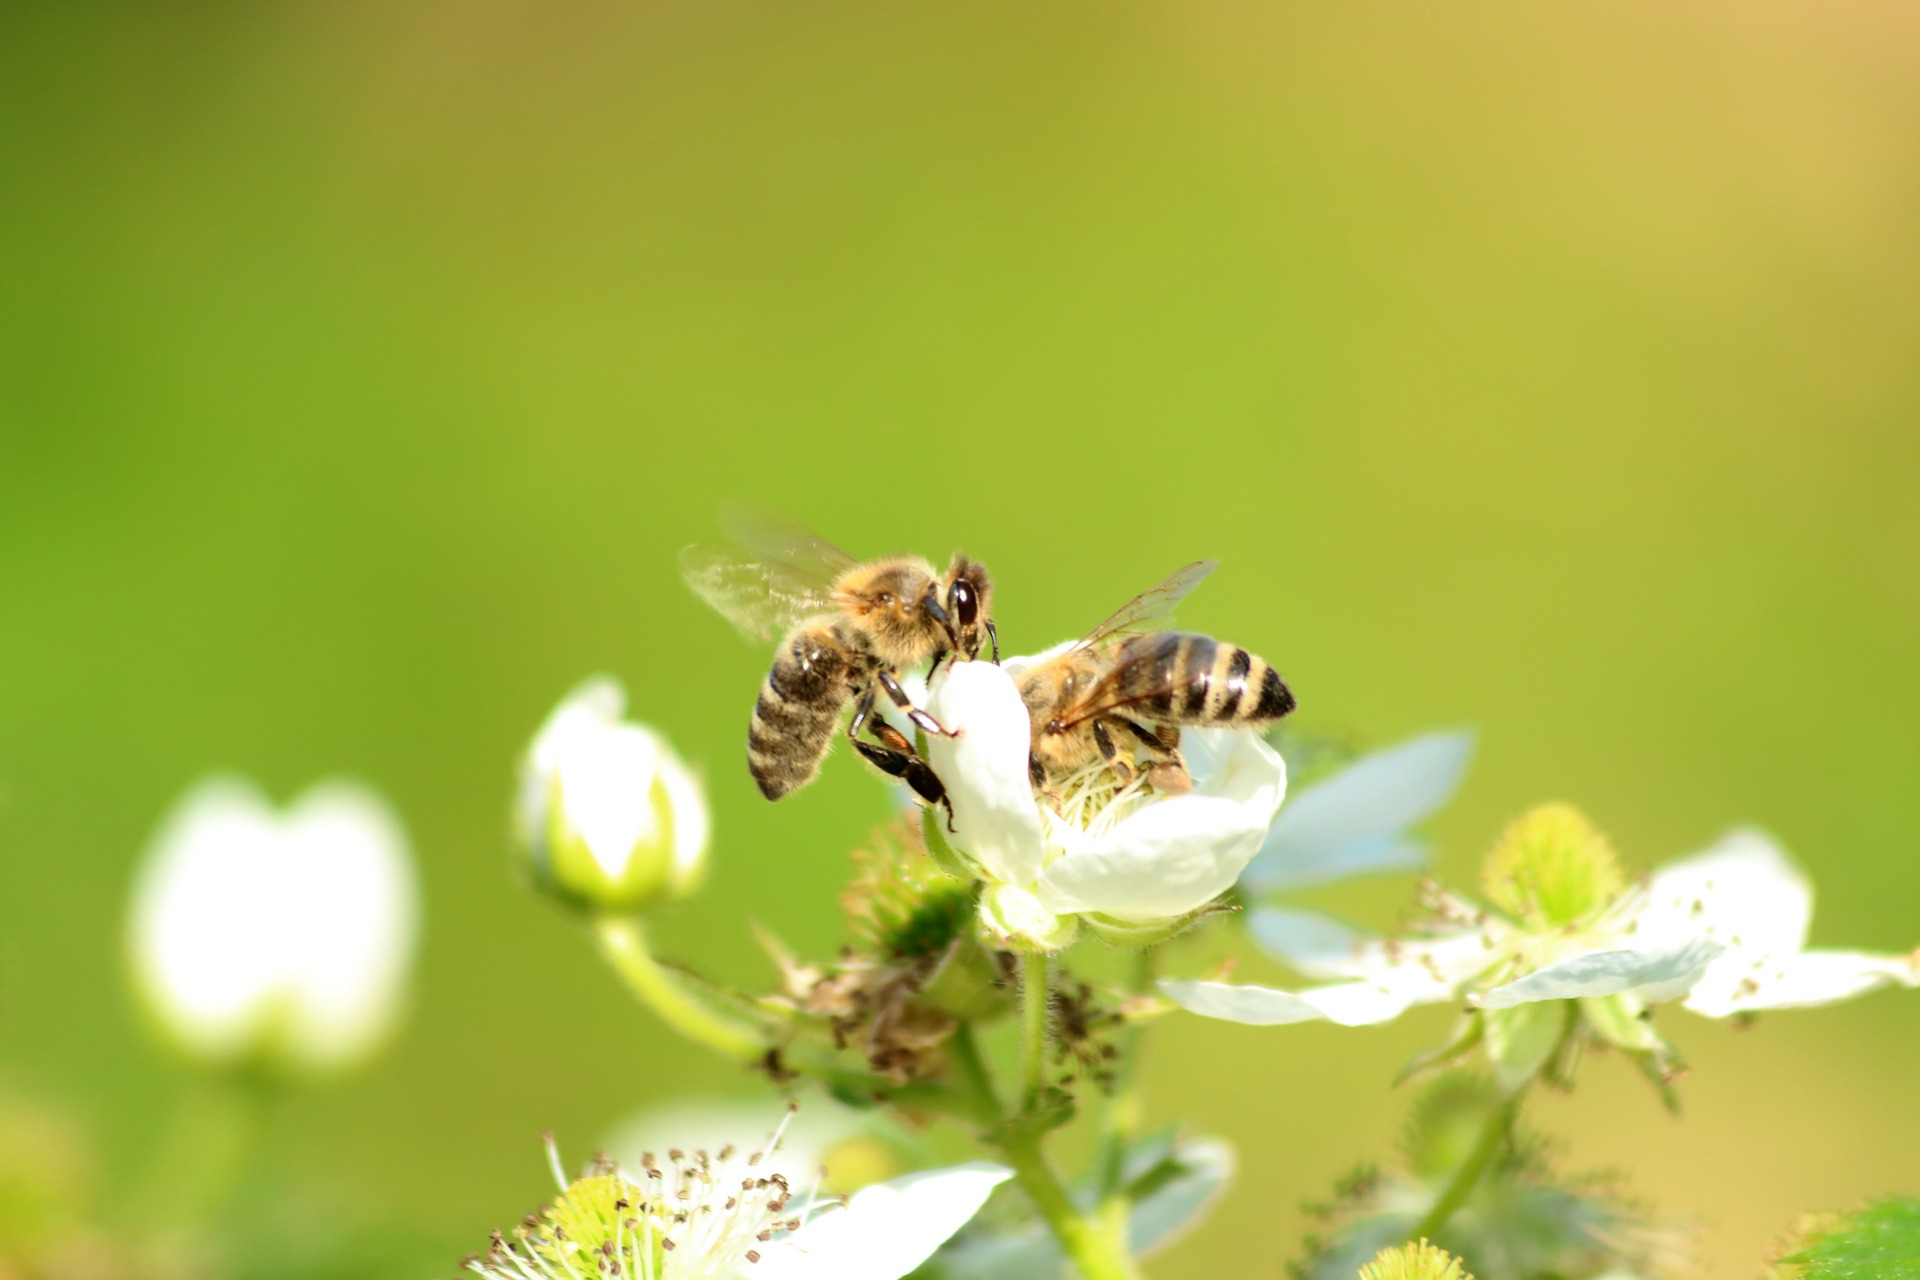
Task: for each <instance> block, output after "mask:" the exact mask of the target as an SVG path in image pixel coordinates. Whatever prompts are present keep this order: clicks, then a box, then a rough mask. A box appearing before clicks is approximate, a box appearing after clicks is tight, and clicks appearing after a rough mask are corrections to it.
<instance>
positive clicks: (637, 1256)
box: [467, 1133, 1012, 1280]
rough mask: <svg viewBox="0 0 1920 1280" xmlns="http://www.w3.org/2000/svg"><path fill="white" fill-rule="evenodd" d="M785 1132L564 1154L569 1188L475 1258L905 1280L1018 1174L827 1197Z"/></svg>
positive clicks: (545, 1272) (637, 1274)
mask: <svg viewBox="0 0 1920 1280" xmlns="http://www.w3.org/2000/svg"><path fill="white" fill-rule="evenodd" d="M780 1137H781V1135H780V1134H779V1133H776V1134H775V1136H774V1139H773V1141H772V1142H770V1143H768V1144H767V1145H766V1146H765V1147H762V1148H760V1149H759V1150H756V1151H753V1152H750V1153H742V1152H740V1151H737V1150H735V1149H734V1148H732V1147H723V1148H721V1149H720V1150H719V1151H718V1152H717V1153H714V1154H709V1153H707V1152H705V1151H694V1152H687V1151H682V1150H677V1149H676V1150H671V1151H668V1152H666V1153H664V1159H659V1158H656V1157H655V1156H653V1155H650V1154H649V1155H643V1156H642V1158H641V1162H640V1165H639V1166H638V1167H636V1168H631V1169H623V1168H620V1167H618V1166H615V1165H612V1164H610V1163H600V1164H596V1165H595V1167H593V1168H591V1169H589V1170H588V1171H587V1173H586V1174H585V1175H584V1176H582V1177H580V1178H578V1179H575V1180H573V1181H571V1182H569V1181H568V1180H567V1179H566V1178H565V1177H564V1176H563V1175H562V1174H561V1173H560V1169H559V1160H558V1157H557V1156H556V1157H553V1161H552V1162H553V1165H554V1176H555V1181H556V1182H558V1184H559V1187H560V1197H559V1199H557V1200H556V1201H554V1202H553V1204H551V1205H550V1206H548V1207H547V1208H546V1209H545V1210H543V1211H542V1213H541V1214H540V1216H539V1217H537V1218H533V1219H529V1220H528V1223H527V1224H526V1225H524V1226H522V1227H520V1228H518V1229H517V1230H515V1231H513V1232H511V1233H501V1232H496V1233H494V1241H493V1245H492V1247H491V1248H490V1249H489V1250H488V1251H487V1252H486V1253H485V1254H484V1255H481V1256H478V1257H475V1258H473V1259H470V1260H469V1261H468V1263H467V1267H468V1270H470V1271H472V1272H474V1273H475V1274H477V1275H480V1276H483V1277H486V1280H583V1278H584V1277H587V1276H624V1277H629V1278H631V1280H899V1277H901V1276H904V1275H906V1274H907V1273H908V1272H910V1271H912V1270H913V1269H914V1268H915V1267H918V1266H919V1265H920V1264H921V1263H923V1262H925V1261H926V1260H927V1259H928V1258H929V1257H931V1256H932V1254H933V1251H934V1250H935V1249H937V1248H939V1247H940V1245H941V1244H943V1243H944V1242H945V1241H946V1240H947V1238H948V1237H950V1236H951V1235H953V1233H954V1232H956V1231H958V1230H959V1229H960V1228H961V1227H962V1226H964V1225H965V1224H966V1223H967V1221H968V1220H969V1219H971V1218H972V1217H973V1215H974V1214H975V1213H977V1212H979V1210H980V1206H981V1205H983V1204H985V1203H986V1200H987V1197H988V1196H989V1195H991V1194H992V1193H993V1189H994V1188H995V1187H997V1186H999V1185H1000V1184H1001V1183H1002V1182H1004V1181H1006V1180H1007V1179H1008V1178H1009V1177H1011V1176H1012V1171H1011V1170H1009V1169H1005V1168H1002V1167H1001V1166H999V1165H993V1164H985V1163H974V1164H963V1165H956V1166H953V1167H951V1168H947V1169H936V1170H932V1171H929V1172H926V1173H916V1174H910V1175H908V1176H906V1177H903V1178H895V1179H894V1180H892V1181H891V1182H884V1183H880V1184H877V1185H875V1186H871V1187H867V1188H865V1189H864V1190H862V1191H860V1192H858V1193H857V1194H855V1195H854V1196H853V1197H852V1198H851V1199H849V1200H846V1201H840V1200H826V1199H821V1198H818V1197H817V1196H815V1195H814V1194H813V1193H812V1192H801V1191H798V1190H796V1182H797V1181H799V1180H800V1179H799V1178H796V1177H792V1176H789V1174H787V1173H785V1172H782V1171H781V1169H780V1167H779V1166H780V1165H781V1164H782V1163H783V1162H782V1160H781V1159H780V1157H779V1154H778V1151H777V1148H778V1145H779V1142H780ZM549 1154H550V1155H551V1148H549ZM804 1176H805V1178H807V1179H811V1178H812V1177H813V1176H815V1175H814V1174H813V1173H811V1172H810V1173H808V1174H806V1175H804Z"/></svg>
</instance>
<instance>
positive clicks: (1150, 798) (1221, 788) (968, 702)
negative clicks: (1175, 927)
mask: <svg viewBox="0 0 1920 1280" xmlns="http://www.w3.org/2000/svg"><path fill="white" fill-rule="evenodd" d="M1020 662H1021V660H1020V659H1014V660H1012V661H1010V662H1009V663H1008V664H1007V668H1010V669H1012V670H1015V671H1017V670H1018V669H1019V665H1020ZM927 710H928V712H929V713H930V714H931V715H932V716H933V717H934V719H936V720H938V721H940V723H941V724H942V725H944V726H945V727H946V728H948V729H950V730H955V731H957V733H958V736H957V737H952V738H942V737H933V738H930V739H929V740H928V742H927V752H928V755H929V757H930V760H931V763H932V765H933V769H934V772H935V773H937V774H939V776H940V779H941V781H942V782H943V783H944V784H945V786H946V789H947V795H948V797H949V799H950V800H951V802H952V805H953V831H952V833H951V834H950V835H949V836H948V840H949V843H951V844H952V845H953V847H954V848H956V849H958V850H960V851H961V852H963V853H965V854H966V855H967V856H968V857H969V858H971V859H972V860H973V862H974V864H975V865H976V866H977V867H978V868H979V869H980V871H981V874H982V875H983V876H984V877H985V878H986V879H987V880H988V881H990V882H991V886H990V898H991V899H992V901H993V902H994V903H997V904H998V915H997V917H996V919H997V920H998V921H999V923H1000V924H1001V925H1005V923H1006V922H1007V921H1008V920H1015V919H1017V920H1019V921H1021V922H1022V923H1021V924H1020V925H1019V926H1018V927H1019V928H1020V929H1022V930H1024V931H1025V932H1026V933H1027V935H1028V937H1029V938H1030V940H1031V941H1032V942H1033V944H1034V945H1036V946H1041V947H1047V946H1049V945H1050V943H1049V942H1048V941H1047V939H1049V938H1055V937H1057V935H1056V934H1055V932H1054V930H1055V929H1057V928H1059V927H1060V926H1059V925H1058V919H1059V918H1063V917H1070V916H1084V915H1093V916H1099V917H1106V918H1109V919H1111V920H1114V921H1117V922H1120V923H1122V924H1124V925H1140V924H1153V923H1159V922H1164V921H1171V920H1176V919H1179V918H1180V917H1182V916H1185V915H1188V914H1189V913H1191V912H1193V911H1196V910H1198V909H1199V908H1201V907H1204V906H1206V905H1207V904H1208V903H1209V902H1212V901H1213V900H1214V899H1215V898H1217V897H1219V896H1220V895H1221V894H1222V893H1224V892H1226V891H1227V890H1228V889H1229V888H1231V887H1232V886H1233V883H1234V881H1235V880H1236V879H1237V878H1238V877H1239V875H1240V872H1241V870H1242V869H1243V868H1245V866H1246V865H1247V863H1248V862H1249V861H1250V860H1251V859H1252V858H1253V856H1254V854H1255V853H1256V852H1257V851H1258V850H1259V848H1260V842H1261V841H1262V840H1263V839H1264V838H1265V837H1266V833H1267V828H1268V827H1269V826H1270V825H1271V824H1272V822H1273V817H1274V814H1275V813H1276V812H1277V811H1278V810H1279V808H1280V802H1281V799H1282V798H1283V797H1284V796H1285V794H1286V782H1287V774H1286V766H1285V764H1284V763H1282V761H1281V759H1280V757H1279V756H1278V755H1277V754H1275V752H1274V751H1273V749H1272V748H1271V747H1269V746H1267V744H1266V743H1265V742H1263V741H1261V740H1260V738H1259V737H1258V736H1257V735H1255V734H1253V733H1249V732H1246V731H1230V730H1210V729H1187V730H1185V731H1184V732H1183V734H1182V737H1181V745H1182V750H1183V752H1184V753H1185V755H1186V759H1187V764H1188V767H1189V769H1190V770H1191V772H1192V775H1193V789H1192V790H1191V791H1190V792H1188V793H1186V794H1184V795H1158V794H1154V793H1153V792H1151V791H1149V790H1146V789H1144V786H1143V783H1142V781H1141V779H1139V778H1136V779H1135V780H1134V781H1133V782H1132V783H1131V784H1129V785H1120V784H1119V783H1118V781H1117V780H1116V779H1115V777H1114V775H1113V774H1112V772H1111V771H1110V770H1107V769H1105V768H1095V769H1089V770H1087V771H1085V774H1084V776H1082V777H1077V778H1070V779H1064V780H1061V781H1059V782H1058V783H1057V784H1056V789H1057V792H1058V800H1057V801H1056V802H1055V803H1046V802H1043V801H1042V800H1041V799H1040V798H1039V797H1037V796H1036V795H1035V794H1034V789H1033V784H1032V780H1031V778H1030V776H1029V773H1028V756H1029V752H1030V748H1031V735H1032V728H1031V720H1030V719H1029V717H1028V715H1027V708H1026V705H1025V703H1023V702H1022V701H1021V699H1020V693H1019V690H1018V688H1017V687H1016V686H1015V684H1014V680H1013V677H1012V675H1010V674H1009V671H1008V669H1003V668H1001V667H997V666H995V665H993V664H991V663H986V662H963V663H957V664H955V665H953V666H951V667H948V668H946V669H944V670H942V671H941V672H940V673H939V674H938V675H936V676H935V678H934V680H933V681H932V684H931V687H930V689H929V694H928V704H927ZM937 820H938V815H936V821H937ZM995 890H999V892H995ZM1049 921H1052V922H1053V923H1052V924H1049ZM988 923H989V926H990V927H993V926H994V925H995V920H989V922H988Z"/></svg>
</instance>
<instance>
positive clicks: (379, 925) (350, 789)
mask: <svg viewBox="0 0 1920 1280" xmlns="http://www.w3.org/2000/svg"><path fill="white" fill-rule="evenodd" d="M285 857H286V862H287V866H286V870H285V882H284V888H285V892H286V893H287V895H288V896H287V898H286V900H285V902H284V903H283V911H284V916H283V919H282V920H281V925H280V927H281V929H282V931H283V932H282V937H281V945H282V947H283V955H284V961H283V963H284V966H285V967H284V974H285V977H284V982H285V984H286V991H287V994H288V996H289V997H290V1011H291V1014H292V1017H291V1020H290V1023H289V1026H288V1028H287V1030H288V1032H289V1034H290V1036H291V1039H292V1044H291V1045H290V1046H289V1047H290V1048H291V1049H292V1050H293V1051H294V1052H295V1053H296V1054H297V1055H298V1056H299V1057H300V1059H301V1060H302V1061H303V1062H305V1063H306V1064H307V1065H309V1066H333V1065H337V1064H340V1063H345V1062H350V1061H352V1060H354V1059H356V1058H359V1057H361V1056H363V1055H364V1054H365V1053H366V1052H368V1051H369V1050H370V1049H372V1048H373V1047H374V1046H375V1045H376V1044H377V1043H378V1042H379V1041H380V1040H381V1039H382V1038H383V1037H384V1036H385V1035H386V1033H387V1031H388V1030H389V1028H390V1027H391V1026H392V1024H393V1022H394V1020H395V1019H396V1017H397V1016H398V1014H399V1012H400V1006H401V1003H402V999H403V997H404V995H405V992H406V983H407V974H408V971H409V969H410V968H411V966H412V962H413V951H414V944H415V941H416V937H417V935H418V932H419V903H418V892H417V890H416V887H415V883H414V873H413V863H412V859H411V857H410V856H409V854H408V851H407V837H406V833H405V832H404V831H402V830H401V827H400V822H399V820H398V819H397V818H396V817H395V816H394V814H393V811H392V810H391V809H389V808H388V807H387V805H386V803H385V802H384V801H383V800H381V799H380V797H379V796H377V795H375V794H374V793H373V792H371V791H369V790H367V789H366V788H365V787H361V786H358V785H356V784H353V783H346V782H335V783H326V784H322V785H320V786H316V787H314V788H313V789H312V790H310V791H308V792H307V793H306V794H305V795H304V796H302V797H301V798H300V799H299V800H297V801H296V802H295V803H294V805H293V806H292V808H291V809H290V810H289V811H288V814H287V819H286V852H285Z"/></svg>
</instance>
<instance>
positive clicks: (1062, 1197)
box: [1000, 1135, 1140, 1280]
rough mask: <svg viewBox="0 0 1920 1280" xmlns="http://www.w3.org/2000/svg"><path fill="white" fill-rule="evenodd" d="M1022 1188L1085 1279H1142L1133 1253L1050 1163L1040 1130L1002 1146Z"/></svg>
mask: <svg viewBox="0 0 1920 1280" xmlns="http://www.w3.org/2000/svg"><path fill="white" fill-rule="evenodd" d="M1000 1150H1001V1151H1002V1153H1003V1154H1004V1155H1005V1156H1006V1160H1007V1164H1008V1165H1009V1166H1010V1167H1011V1168H1012V1169H1013V1172H1014V1176H1015V1177H1016V1178H1017V1179H1018V1180H1019V1182H1020V1187H1021V1189H1022V1190H1024V1191H1025V1192H1026V1193H1027V1198H1028V1199H1030V1200H1032V1201H1033V1207H1034V1208H1036V1209H1038V1210H1039V1211H1040V1216H1041V1217H1042V1218H1043V1219H1045V1220H1046V1224H1047V1227H1048V1229H1050V1230H1051V1231H1052V1232H1053V1236H1054V1239H1056V1240H1058V1241H1059V1242H1060V1248H1061V1249H1062V1250H1063V1251H1065V1253H1066V1255H1067V1257H1068V1258H1069V1259H1071V1260H1072V1262H1073V1265H1074V1268H1075V1269H1076V1270H1077V1271H1079V1273H1080V1275H1081V1276H1082V1277H1083V1280H1139V1277H1140V1270H1139V1268H1138V1267H1136V1266H1135V1265H1134V1263H1133V1259H1132V1258H1131V1257H1130V1256H1128V1253H1127V1248H1126V1244H1125V1242H1124V1241H1120V1240H1115V1239H1114V1238H1113V1236H1112V1235H1111V1234H1109V1233H1108V1232H1106V1231H1103V1230H1101V1229H1100V1226H1099V1224H1098V1223H1096V1222H1095V1221H1094V1220H1093V1219H1091V1218H1089V1217H1087V1216H1086V1215H1085V1214H1083V1213H1081V1212H1080V1208H1079V1206H1078V1205H1076V1204H1074V1202H1073V1197H1071V1196H1069V1195H1068V1194H1067V1189H1066V1187H1064V1186H1062V1185H1061V1182H1060V1177H1059V1175H1058V1174H1056V1173H1055V1172H1054V1171H1053V1167H1052V1166H1051V1165H1049V1164H1048V1163H1047V1157H1046V1153H1045V1152H1044V1151H1042V1150H1041V1146H1040V1138H1039V1136H1038V1135H1030V1136H1025V1137H1020V1138H1016V1139H1013V1140H1011V1141H1008V1142H1006V1143H1003V1144H1002V1145H1001V1147H1000Z"/></svg>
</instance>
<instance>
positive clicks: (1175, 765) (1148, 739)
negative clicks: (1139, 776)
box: [1114, 716, 1193, 795]
mask: <svg viewBox="0 0 1920 1280" xmlns="http://www.w3.org/2000/svg"><path fill="white" fill-rule="evenodd" d="M1114 719H1115V720H1118V721H1119V722H1120V723H1121V724H1123V725H1125V726H1127V728H1128V730H1129V731H1131V732H1132V734H1133V736H1134V737H1136V738H1138V739H1139V740H1140V744H1141V745H1142V746H1144V747H1146V748H1147V750H1148V751H1149V752H1151V753H1152V756H1153V759H1152V762H1151V763H1150V764H1148V765H1147V779H1148V781H1150V782H1152V783H1153V786H1154V789H1155V790H1156V791H1165V792H1169V793H1171V794H1173V795H1181V794H1184V793H1186V792H1188V791H1191V790H1193V775H1192V774H1191V773H1189V772H1188V771H1187V762H1186V758H1185V757H1183V756H1182V755H1181V754H1180V729H1179V726H1177V725H1169V724H1160V725H1155V726H1154V727H1153V728H1152V729H1148V728H1146V727H1145V726H1144V725H1141V724H1139V723H1137V722H1135V721H1133V720H1129V719H1127V718H1126V717H1125V716H1115V717H1114Z"/></svg>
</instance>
